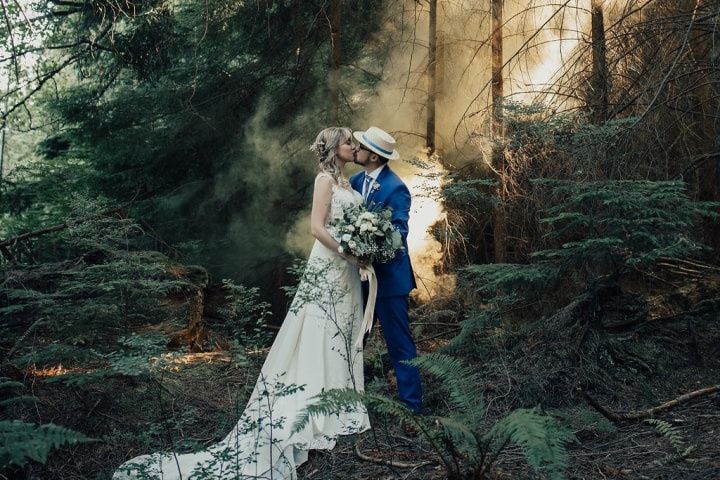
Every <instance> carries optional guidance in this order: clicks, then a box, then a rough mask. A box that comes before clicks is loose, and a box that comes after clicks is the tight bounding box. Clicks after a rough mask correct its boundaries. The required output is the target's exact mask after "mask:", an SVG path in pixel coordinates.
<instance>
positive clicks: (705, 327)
mask: <svg viewBox="0 0 720 480" xmlns="http://www.w3.org/2000/svg"><path fill="white" fill-rule="evenodd" d="M694 282H695V284H693V285H692V286H690V287H688V289H685V290H683V293H682V294H679V293H678V292H676V291H670V290H668V289H665V290H664V291H659V290H652V289H650V288H646V289H645V290H646V291H645V292H644V294H645V298H646V299H651V303H652V302H656V305H655V307H657V308H661V307H662V308H663V309H665V312H664V313H666V314H667V313H672V312H673V308H676V307H677V305H674V304H671V303H672V302H670V301H669V300H668V299H675V300H674V301H675V302H676V303H683V302H685V304H687V303H688V302H690V304H692V303H697V302H696V300H699V299H702V298H718V297H720V282H717V283H715V282H714V281H713V282H710V283H708V282H704V283H703V282H699V281H694ZM463 308H464V306H463V304H462V302H461V301H460V300H459V299H458V298H449V299H439V300H438V301H436V302H434V303H433V304H427V305H419V306H416V307H415V308H414V310H413V316H414V318H415V326H414V334H415V338H416V339H417V343H418V349H419V351H420V353H428V352H434V351H438V350H439V349H441V348H442V347H443V346H445V345H446V344H447V343H448V341H449V340H450V339H451V338H452V337H453V336H454V335H455V334H456V333H457V330H458V328H457V326H454V323H453V322H452V321H444V320H443V321H435V322H428V321H425V320H427V319H428V318H430V317H431V315H430V313H432V312H440V311H442V312H451V313H452V314H454V315H455V318H456V319H461V318H462V316H463V314H464V312H463V311H462V310H463ZM652 308H653V306H652V305H651V310H652ZM677 308H680V307H677ZM433 318H437V316H435V317H433ZM552 320H553V319H552V318H544V319H540V320H537V321H535V322H533V323H532V324H530V325H529V326H528V325H521V326H517V325H516V326H512V325H508V326H507V328H505V329H503V331H502V332H500V333H498V334H497V338H495V339H492V341H489V342H488V345H489V347H487V348H486V349H485V350H484V351H483V353H482V355H474V356H473V355H471V356H469V357H467V358H468V361H469V362H470V364H471V365H472V366H473V368H474V369H475V370H476V371H478V372H479V373H480V374H481V378H483V379H484V382H483V384H482V385H478V387H479V388H481V389H482V390H483V391H484V395H485V404H486V406H487V413H486V416H487V419H488V424H489V425H491V424H492V423H493V422H494V421H495V420H497V419H500V418H502V417H503V416H505V415H507V414H508V413H509V412H510V411H512V410H513V409H515V408H519V407H533V406H537V405H541V407H542V408H543V409H544V411H545V412H547V413H551V414H553V415H554V416H555V417H556V418H558V419H560V420H561V421H562V422H563V423H564V424H565V425H567V426H568V427H570V428H571V429H572V430H573V431H574V434H575V437H576V439H577V441H576V442H575V443H572V444H571V445H570V446H569V465H568V468H567V470H566V474H567V478H570V479H653V480H654V479H688V480H691V479H692V480H695V479H697V480H700V479H708V480H709V479H720V442H718V441H717V438H718V437H719V436H720V394H718V393H714V394H711V395H706V396H701V397H698V398H696V399H692V400H690V401H687V402H685V403H681V404H679V405H677V406H675V407H673V408H669V409H667V410H664V411H662V412H659V413H657V414H656V415H654V416H653V418H656V419H660V420H662V421H664V422H667V423H668V424H669V425H672V427H673V428H674V434H673V435H663V434H662V433H661V432H660V431H659V429H658V428H656V426H653V425H652V424H650V423H648V422H646V421H643V420H629V421H619V422H611V421H609V420H608V419H606V418H605V417H603V416H602V415H600V414H599V413H598V412H597V411H596V410H595V409H594V408H592V407H591V406H590V405H589V403H588V401H587V400H586V399H585V398H584V397H583V396H582V395H580V394H579V393H578V388H583V389H584V390H585V391H586V392H587V393H588V394H589V395H590V396H591V397H592V398H593V399H594V400H595V401H596V402H597V403H599V404H600V405H602V406H604V407H605V408H606V409H608V410H609V411H612V412H628V411H637V410H643V409H647V408H650V407H653V406H656V405H659V404H662V403H663V402H666V401H669V400H672V399H674V398H676V397H678V396H680V395H683V394H685V393H688V392H691V391H694V390H698V389H700V388H703V387H709V386H713V385H718V384H720V322H719V321H718V320H719V318H718V312H717V311H712V312H709V313H707V312H706V313H703V314H702V315H698V316H695V317H693V316H687V317H682V316H681V317H678V318H673V316H672V315H665V316H664V317H663V321H662V322H658V325H657V326H654V325H652V326H651V327H652V328H647V325H645V326H643V328H641V329H633V330H629V331H623V332H617V331H614V332H613V333H612V334H607V333H603V334H602V335H600V334H597V335H595V334H593V335H590V337H589V338H590V339H594V340H595V343H592V342H591V343H592V345H594V347H592V348H588V349H586V350H584V352H585V354H584V355H586V357H592V356H593V355H594V356H595V357H594V358H586V357H583V355H580V356H579V357H578V356H575V357H573V356H572V355H570V356H569V355H565V354H564V353H563V352H565V351H568V350H567V349H566V348H565V347H566V346H567V345H566V344H568V342H575V341H576V337H573V336H572V335H569V334H565V333H564V332H560V331H557V325H556V324H553V321H552ZM178 325H179V324H178ZM584 335H585V333H583V336H584ZM598 345H605V346H606V347H607V346H608V345H609V346H612V348H605V349H604V350H603V349H601V348H599V347H598ZM384 350H385V349H384V343H383V339H382V337H381V334H380V332H379V329H376V330H375V331H374V332H373V336H372V337H371V339H370V341H369V343H368V347H367V349H366V352H365V366H366V387H367V390H368V391H371V392H376V393H384V394H387V395H388V396H393V395H394V392H395V387H394V382H393V376H392V372H391V371H389V370H388V369H387V360H386V356H385V353H384ZM265 353H266V350H258V351H254V352H245V354H244V355H243V356H241V357H238V356H234V355H233V354H232V352H228V351H216V352H207V353H186V354H178V355H175V356H172V357H168V358H167V359H166V362H165V367H164V368H163V369H161V370H160V372H159V373H158V374H156V375H155V376H154V377H152V380H147V379H146V378H142V377H137V378H134V377H129V378H128V377H115V378H105V379H103V380H102V381H97V382H90V383H84V384H82V385H73V384H67V383H64V382H58V381H53V380H56V378H55V377H57V378H58V379H59V378H61V377H62V376H58V375H57V374H58V373H62V372H53V371H47V370H33V371H30V370H29V371H25V372H24V375H25V382H26V385H28V386H29V387H30V392H29V393H31V394H33V395H35V396H37V397H38V398H39V404H36V405H35V406H34V407H33V408H27V407H25V408H26V409H25V410H23V412H22V415H20V416H21V417H23V418H24V419H26V420H27V421H35V422H42V423H45V422H53V423H56V424H59V425H63V426H66V427H69V428H73V429H75V430H78V431H81V432H83V433H85V434H87V435H88V436H91V437H93V438H96V439H99V440H100V441H98V442H95V443H90V444H81V445H76V446H73V447H69V448H64V449H63V451H62V453H60V454H56V455H51V456H50V460H49V462H48V463H47V465H45V466H42V465H40V464H34V463H33V464H31V465H30V466H29V467H28V468H27V469H26V471H25V472H24V475H25V478H32V479H43V480H45V479H48V480H50V479H63V480H75V479H77V480H90V479H108V478H110V476H111V473H112V470H113V469H114V468H115V467H117V466H118V465H120V464H121V463H122V462H124V461H125V460H127V459H129V458H131V457H133V456H136V455H139V454H142V453H149V452H151V451H157V450H158V449H159V448H160V449H164V448H167V446H168V445H174V448H173V449H174V450H176V451H177V450H178V449H179V448H180V449H182V448H185V449H189V448H200V447H206V446H209V445H211V444H213V443H214V442H216V441H218V440H219V439H221V438H222V437H224V436H225V434H226V433H227V432H229V431H230V429H231V428H232V426H233V425H234V424H235V421H236V419H237V417H238V413H239V412H240V411H241V410H242V408H243V406H244V403H245V400H246V399H247V397H248V396H249V394H250V390H251V389H252V386H253V385H254V382H255V378H256V376H257V373H258V371H259V368H260V366H261V364H262V361H263V359H264V355H265ZM570 357H572V358H570ZM583 362H584V363H583ZM578 365H580V366H578ZM582 365H584V366H582ZM591 366H592V367H593V368H591ZM0 373H2V372H0ZM6 373H7V372H6ZM588 375H590V376H591V377H592V378H591V381H588V378H587V377H588ZM15 376H16V375H15ZM593 376H594V377H593ZM423 384H424V390H425V408H426V410H427V414H428V415H443V414H445V413H447V411H448V408H449V407H448V404H447V401H446V396H447V395H446V392H444V391H443V390H442V388H441V387H440V385H439V384H438V383H437V381H436V380H434V379H433V378H430V377H427V376H424V377H423ZM371 422H372V425H373V428H372V430H370V431H368V432H365V433H363V434H361V435H360V436H353V437H346V438H341V440H340V441H339V443H338V445H337V446H336V448H335V449H333V450H332V451H313V452H311V454H310V459H309V461H308V462H307V463H306V464H304V465H303V466H302V467H300V469H299V471H298V474H299V478H300V479H314V480H330V479H403V480H412V479H442V478H446V472H445V470H444V469H443V468H442V465H441V463H440V462H439V461H438V459H437V457H436V456H435V454H434V453H433V452H432V449H431V448H430V445H429V444H428V443H427V442H426V441H424V440H423V439H421V438H416V437H411V438H408V434H407V433H406V432H404V431H403V430H401V429H400V428H399V426H398V425H397V421H395V420H394V419H389V418H381V417H378V416H377V415H372V416H371ZM361 456H362V457H363V458H361ZM392 462H395V463H396V465H397V464H398V463H402V464H403V465H402V466H392V465H388V464H389V463H392ZM489 478H496V479H531V478H542V477H538V476H537V475H536V474H533V473H532V472H531V471H530V470H529V467H528V466H527V462H526V461H525V460H524V457H523V454H522V452H521V451H520V450H519V449H518V448H508V449H506V450H505V451H504V453H503V454H502V455H500V457H499V458H498V460H497V462H496V464H495V466H494V468H493V469H492V471H491V474H490V477H489Z"/></svg>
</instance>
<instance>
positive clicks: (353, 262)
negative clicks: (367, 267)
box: [341, 253, 361, 268]
mask: <svg viewBox="0 0 720 480" xmlns="http://www.w3.org/2000/svg"><path fill="white" fill-rule="evenodd" d="M341 255H342V257H343V258H344V259H345V260H347V261H348V262H350V264H351V265H353V266H355V267H358V268H360V266H361V265H360V259H359V258H357V257H356V256H355V255H350V254H349V253H343V254H341Z"/></svg>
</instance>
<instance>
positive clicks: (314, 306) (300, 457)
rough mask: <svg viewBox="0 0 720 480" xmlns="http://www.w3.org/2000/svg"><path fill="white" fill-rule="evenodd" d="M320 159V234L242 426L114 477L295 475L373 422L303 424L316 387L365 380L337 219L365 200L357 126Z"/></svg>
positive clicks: (331, 142) (357, 299)
mask: <svg viewBox="0 0 720 480" xmlns="http://www.w3.org/2000/svg"><path fill="white" fill-rule="evenodd" d="M311 148H312V149H313V150H314V151H315V152H316V154H317V157H318V159H319V173H318V174H317V176H316V177H315V187H314V191H313V201H312V213H311V227H312V235H313V236H314V237H315V239H316V241H315V244H314V246H313V248H312V251H311V253H310V257H309V259H308V263H307V267H306V270H305V272H304V274H303V278H302V279H301V281H300V284H299V285H298V288H297V292H296V293H295V297H294V299H293V302H292V304H291V307H290V311H289V312H288V314H287V316H286V317H285V320H284V321H283V324H282V327H281V328H280V331H279V333H278V335H277V337H276V338H275V341H274V342H273V344H272V347H271V348H270V352H269V353H268V356H267V358H266V359H265V363H264V364H263V367H262V370H261V372H260V375H259V377H258V379H257V382H256V384H255V388H254V389H253V392H252V394H251V395H250V399H249V400H248V402H247V406H246V407H245V410H244V412H243V413H242V415H241V417H240V420H239V421H238V423H237V424H236V425H235V428H233V430H232V431H231V432H230V433H229V434H228V435H227V436H226V437H225V438H224V439H223V440H222V441H220V442H219V443H217V444H215V445H213V446H211V447H210V448H208V449H206V450H203V451H200V452H196V453H187V454H179V453H174V452H169V453H154V454H151V455H142V456H139V457H136V458H133V459H132V460H129V461H128V462H126V463H124V464H123V465H121V466H120V467H119V468H118V469H117V470H116V471H115V473H114V475H113V479H114V480H126V479H136V480H139V479H153V480H155V479H162V480H181V479H182V480H200V479H208V480H210V479H212V480H221V479H222V480H226V479H227V480H229V479H233V480H237V479H250V478H253V479H254V478H261V479H276V480H277V479H295V478H297V476H296V473H295V469H296V467H297V466H298V465H300V464H302V463H304V462H305V461H307V458H308V450H310V449H331V448H333V447H334V446H335V442H336V440H337V437H338V436H339V435H349V434H354V433H360V432H363V431H365V430H367V429H368V428H370V423H369V420H368V415H367V411H366V410H365V409H364V408H362V407H361V406H358V407H357V408H355V409H345V410H343V411H341V412H337V413H335V414H333V415H320V416H313V417H311V419H310V421H309V422H308V423H306V424H305V426H304V427H303V428H302V429H300V430H299V431H295V430H294V429H293V424H294V422H295V419H296V418H297V417H298V414H299V413H300V412H301V411H302V410H303V409H304V408H305V407H306V406H308V405H309V404H311V403H312V401H313V400H312V398H311V397H313V396H315V395H317V394H319V393H321V392H322V391H323V390H329V389H333V388H354V389H356V390H358V391H362V390H363V389H364V384H363V358H362V347H361V342H359V341H356V340H357V339H358V338H359V337H360V336H361V335H362V328H363V327H362V319H363V308H362V299H363V296H362V290H361V286H360V276H359V273H358V266H359V265H358V260H357V259H356V258H355V257H352V256H350V255H347V254H345V253H341V252H339V250H341V249H339V248H338V247H339V246H340V244H339V242H338V241H337V239H336V237H335V236H334V234H335V232H334V231H333V229H332V227H331V226H330V222H331V220H333V219H336V218H341V216H342V212H343V208H344V206H347V205H349V204H358V203H361V202H362V197H361V195H360V194H359V193H357V192H355V191H353V190H352V188H351V187H350V184H349V183H348V181H347V180H346V179H345V177H344V176H343V173H342V172H343V168H344V166H345V164H346V163H348V162H352V161H353V158H354V145H353V142H352V135H351V131H350V130H349V129H347V128H343V127H331V128H327V129H325V130H323V131H321V132H320V133H319V134H318V136H317V138H316V139H315V142H314V144H313V146H312V147H311Z"/></svg>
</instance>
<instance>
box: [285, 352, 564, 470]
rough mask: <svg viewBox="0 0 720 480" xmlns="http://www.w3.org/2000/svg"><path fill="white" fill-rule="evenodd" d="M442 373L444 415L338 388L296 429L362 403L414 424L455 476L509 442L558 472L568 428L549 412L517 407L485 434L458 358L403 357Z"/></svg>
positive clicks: (484, 465) (470, 377)
mask: <svg viewBox="0 0 720 480" xmlns="http://www.w3.org/2000/svg"><path fill="white" fill-rule="evenodd" d="M406 363H408V364H410V365H414V366H416V367H419V368H421V369H422V370H424V371H426V372H427V373H429V374H430V375H433V376H435V377H437V378H438V379H440V381H441V383H442V385H443V386H444V387H445V388H446V389H447V390H448V392H449V394H450V395H449V399H450V405H451V407H452V411H451V413H450V414H449V415H447V416H440V417H435V416H419V415H416V414H414V413H413V412H411V411H410V410H409V409H408V408H407V407H406V406H405V405H404V404H402V403H400V402H397V401H395V400H392V399H389V398H387V397H385V396H383V395H378V394H370V393H363V392H358V391H355V390H353V389H336V390H328V391H325V392H322V393H321V394H319V395H317V396H315V397H314V399H315V402H314V403H312V404H310V405H308V406H307V407H306V408H305V409H304V410H303V411H302V412H301V414H300V416H299V417H298V418H297V420H296V421H295V424H294V425H293V432H299V431H300V430H302V429H303V428H305V426H306V425H307V424H308V423H309V422H310V419H311V418H313V417H316V416H321V415H333V414H336V413H338V412H341V411H346V410H347V409H353V408H357V407H358V406H361V405H364V406H365V407H366V408H367V409H368V410H369V411H371V412H374V413H378V414H381V415H388V416H392V417H394V418H398V419H400V420H403V421H405V422H409V423H411V424H414V425H415V426H417V427H418V429H419V431H420V434H421V435H422V436H423V437H424V438H425V439H426V440H428V441H429V442H430V444H431V445H432V448H433V449H434V450H435V453H436V454H437V455H438V458H440V460H441V461H442V463H443V464H444V466H445V468H446V469H447V473H448V476H449V477H450V478H453V479H459V478H475V477H477V478H480V477H481V476H482V475H483V472H487V470H488V469H489V468H490V466H491V465H492V462H493V461H494V460H495V459H496V458H497V456H498V455H499V454H500V453H501V452H502V450H503V448H504V447H505V446H506V445H507V443H508V442H511V443H515V444H517V445H519V446H520V447H521V448H522V449H523V452H524V453H525V456H526V458H527V460H528V463H529V464H530V465H531V466H532V467H533V468H535V469H536V470H538V471H542V472H545V473H548V474H549V475H550V476H551V477H552V478H561V476H562V470H563V469H564V468H565V466H566V464H567V453H566V450H565V445H566V443H567V442H569V441H570V440H572V439H574V436H573V434H572V432H571V431H570V430H568V429H566V428H564V427H562V426H560V425H559V424H558V423H557V422H556V421H555V420H554V419H553V418H552V417H549V416H544V415H541V414H540V413H538V412H537V411H536V410H534V409H533V410H522V409H521V410H516V411H514V412H512V413H511V414H510V415H508V416H507V417H505V418H504V419H502V420H500V421H499V422H498V423H496V424H495V426H494V427H493V428H492V429H491V430H489V431H488V432H487V433H486V434H485V435H482V433H481V431H482V428H483V427H482V421H483V416H484V414H485V409H484V405H483V398H482V393H481V391H480V388H479V386H478V385H479V380H480V379H479V377H478V376H477V374H476V373H475V372H473V371H472V370H471V369H470V368H469V367H468V366H466V365H464V364H463V363H462V362H461V361H460V360H459V359H457V358H454V357H450V356H448V355H443V354H437V353H434V354H427V355H423V356H420V357H417V358H415V359H413V360H412V361H408V362H406Z"/></svg>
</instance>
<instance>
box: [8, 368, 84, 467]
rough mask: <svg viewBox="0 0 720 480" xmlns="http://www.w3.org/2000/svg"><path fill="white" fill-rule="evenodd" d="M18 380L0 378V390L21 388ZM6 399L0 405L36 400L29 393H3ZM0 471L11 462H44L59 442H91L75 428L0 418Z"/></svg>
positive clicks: (60, 443) (21, 464) (18, 464)
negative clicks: (74, 429) (29, 460)
mask: <svg viewBox="0 0 720 480" xmlns="http://www.w3.org/2000/svg"><path fill="white" fill-rule="evenodd" d="M23 386H24V385H23V384H22V383H20V382H16V381H12V380H10V379H9V378H8V377H0V390H3V391H4V390H12V389H16V388H22V387H23ZM3 396H7V397H8V398H5V399H3V400H2V401H0V408H5V407H8V406H10V405H14V404H17V403H21V402H35V401H37V398H35V397H31V396H28V395H14V394H7V393H5V394H4V395H3ZM0 438H1V439H2V441H1V442H0V470H1V469H4V468H6V467H8V466H9V465H11V464H14V465H17V466H20V467H22V466H23V465H24V464H25V462H26V461H27V460H28V459H31V460H35V461H38V462H42V463H45V461H46V460H47V456H48V454H49V453H50V451H51V450H53V449H54V448H58V447H60V446H62V445H67V444H73V443H78V442H90V441H93V440H91V439H89V438H88V437H86V436H85V435H83V434H82V433H78V432H76V431H73V430H70V429H67V428H64V427H60V426H57V425H54V424H52V423H49V424H45V425H36V424H32V423H25V422H22V421H20V420H0Z"/></svg>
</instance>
